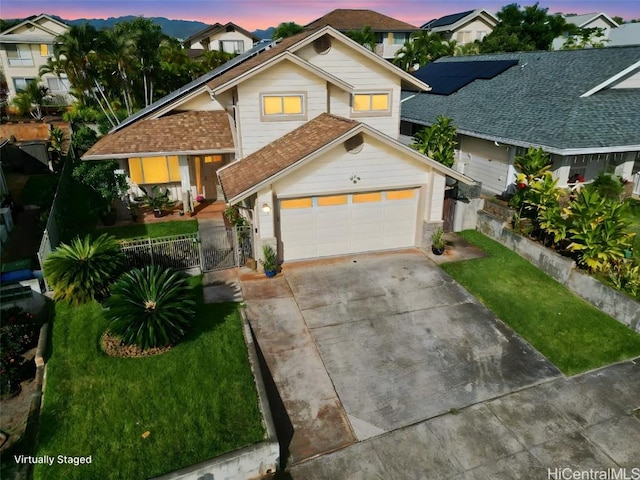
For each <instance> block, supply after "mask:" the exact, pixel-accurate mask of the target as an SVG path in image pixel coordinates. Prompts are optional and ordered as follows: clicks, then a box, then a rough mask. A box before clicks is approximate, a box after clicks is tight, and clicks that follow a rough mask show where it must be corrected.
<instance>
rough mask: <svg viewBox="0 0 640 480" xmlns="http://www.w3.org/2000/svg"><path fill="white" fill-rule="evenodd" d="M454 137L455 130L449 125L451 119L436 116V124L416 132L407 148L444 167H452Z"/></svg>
mask: <svg viewBox="0 0 640 480" xmlns="http://www.w3.org/2000/svg"><path fill="white" fill-rule="evenodd" d="M456 137H457V130H456V127H455V126H453V125H451V119H450V118H445V117H443V116H442V115H438V118H437V120H436V123H434V124H433V125H431V126H430V127H425V128H423V129H422V130H420V131H419V132H417V133H416V134H415V135H414V137H413V142H412V143H411V144H410V145H409V146H410V147H411V148H413V149H414V150H417V151H418V152H420V153H422V154H423V155H426V156H427V157H429V158H432V159H433V160H435V161H436V162H440V163H441V164H443V165H444V166H445V167H452V166H453V163H454V161H455V147H456V145H457V142H456Z"/></svg>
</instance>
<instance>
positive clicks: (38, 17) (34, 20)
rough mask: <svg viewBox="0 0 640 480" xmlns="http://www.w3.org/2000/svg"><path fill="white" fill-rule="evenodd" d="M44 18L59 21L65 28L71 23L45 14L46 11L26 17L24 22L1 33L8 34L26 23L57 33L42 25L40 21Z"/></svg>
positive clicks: (54, 21)
mask: <svg viewBox="0 0 640 480" xmlns="http://www.w3.org/2000/svg"><path fill="white" fill-rule="evenodd" d="M42 19H47V20H49V21H51V22H53V23H57V24H58V25H60V26H61V27H64V28H69V25H67V24H66V23H63V22H61V21H60V20H56V19H55V18H53V17H51V16H49V15H47V14H45V13H41V14H40V15H32V16H30V17H28V18H26V19H24V20H23V21H22V22H20V23H18V24H17V25H14V26H12V27H10V28H7V29H6V30H4V31H3V32H1V33H0V35H7V34H11V32H12V31H14V30H17V29H19V28H21V27H24V26H25V25H28V24H31V25H33V26H36V27H38V28H39V29H41V30H44V31H45V32H48V33H51V34H53V35H57V33H56V32H54V31H52V30H49V29H48V28H45V27H43V26H42V25H40V24H39V23H38V22H39V21H40V20H42Z"/></svg>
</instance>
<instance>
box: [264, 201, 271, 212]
mask: <svg viewBox="0 0 640 480" xmlns="http://www.w3.org/2000/svg"><path fill="white" fill-rule="evenodd" d="M262 211H263V212H264V213H270V212H271V205H269V204H268V203H263V204H262Z"/></svg>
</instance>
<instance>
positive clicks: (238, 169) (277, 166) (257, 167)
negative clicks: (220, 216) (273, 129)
mask: <svg viewBox="0 0 640 480" xmlns="http://www.w3.org/2000/svg"><path fill="white" fill-rule="evenodd" d="M358 125H360V123H359V122H356V121H354V120H348V119H346V118H341V117H337V116H335V115H331V114H329V113H323V114H322V115H319V116H318V117H316V118H314V119H313V120H311V121H309V122H307V123H305V124H304V125H302V126H301V127H298V128H297V129H295V130H293V131H292V132H289V133H288V134H286V135H284V136H283V137H280V138H279V139H277V140H275V141H273V142H271V143H270V144H269V145H267V146H265V147H263V148H261V149H260V150H258V151H257V152H254V153H252V154H251V155H249V156H248V157H246V158H244V159H242V160H239V161H237V162H235V163H232V164H230V165H229V166H227V167H225V168H223V169H222V170H220V171H219V172H218V177H219V178H220V182H221V184H222V189H223V191H224V194H225V197H226V198H227V200H229V199H232V198H235V197H237V196H238V195H240V194H241V193H243V192H245V191H247V190H249V189H250V188H251V187H254V186H256V185H258V184H259V183H261V182H263V181H264V180H267V179H268V178H270V177H272V176H273V175H275V174H277V173H278V172H280V171H282V170H284V169H285V168H287V167H290V166H291V165H293V164H295V163H296V162H298V161H300V160H302V159H303V158H305V157H307V156H308V155H311V154H312V153H313V152H315V151H317V150H318V149H320V148H322V147H324V146H325V145H327V144H328V143H330V142H331V141H333V140H335V139H336V138H338V137H340V136H341V135H344V134H345V133H347V132H348V131H349V130H352V129H353V128H355V127H357V126H358Z"/></svg>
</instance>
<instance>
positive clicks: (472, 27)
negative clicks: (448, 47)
mask: <svg viewBox="0 0 640 480" xmlns="http://www.w3.org/2000/svg"><path fill="white" fill-rule="evenodd" d="M499 22H500V20H498V19H497V18H496V17H495V16H493V15H492V14H491V13H489V12H487V11H486V10H484V9H478V10H468V11H466V12H459V13H452V14H451V15H445V16H444V17H440V18H434V19H433V20H429V21H428V22H427V23H425V24H424V25H422V26H421V27H420V28H421V29H422V30H427V31H429V32H433V33H438V34H439V35H440V36H441V37H442V39H443V40H455V41H456V42H457V43H458V44H460V45H464V44H467V43H473V42H475V41H476V40H477V41H482V39H483V38H484V37H486V36H487V35H489V34H490V33H491V32H492V31H493V29H494V28H495V27H496V25H497V24H498V23H499Z"/></svg>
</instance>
